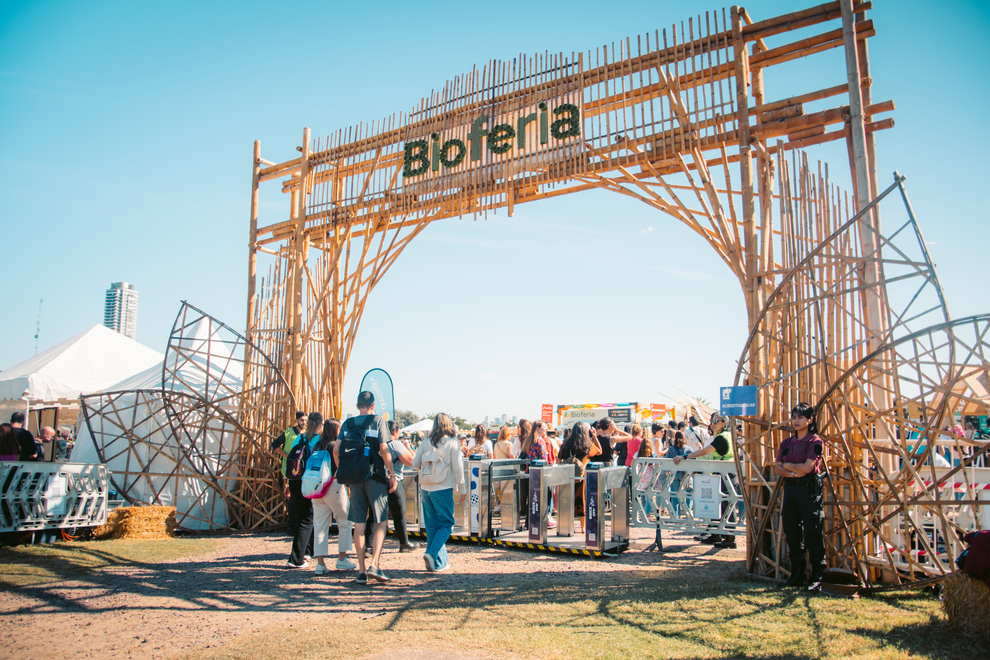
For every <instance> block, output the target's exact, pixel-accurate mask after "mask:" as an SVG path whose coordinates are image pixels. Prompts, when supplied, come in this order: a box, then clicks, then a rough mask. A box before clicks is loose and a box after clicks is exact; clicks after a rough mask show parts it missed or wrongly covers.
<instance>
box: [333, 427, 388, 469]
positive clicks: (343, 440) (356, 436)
mask: <svg viewBox="0 0 990 660" xmlns="http://www.w3.org/2000/svg"><path fill="white" fill-rule="evenodd" d="M379 419H381V418H380V417H379V416H378V415H368V416H367V417H366V418H365V420H364V424H363V425H361V426H358V425H357V424H356V423H354V420H353V419H349V420H347V421H346V422H344V427H343V428H341V431H342V435H341V436H340V438H339V443H340V444H339V446H338V448H337V452H338V453H339V458H340V460H339V461H338V463H337V475H336V479H337V481H339V482H340V483H342V484H344V485H350V484H359V483H362V482H364V481H367V480H368V479H370V478H371V477H373V476H374V471H373V467H374V464H375V457H376V456H378V452H377V451H376V452H372V451H371V443H369V442H368V437H367V436H368V429H370V428H372V427H377V426H378V420H379ZM381 440H382V442H384V441H385V439H384V438H382V439H381ZM379 458H380V457H379Z"/></svg>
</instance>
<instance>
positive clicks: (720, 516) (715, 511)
mask: <svg viewBox="0 0 990 660" xmlns="http://www.w3.org/2000/svg"><path fill="white" fill-rule="evenodd" d="M630 478H631V480H632V487H633V491H632V500H633V517H632V518H633V519H632V524H633V526H634V527H656V528H657V530H658V531H660V530H667V531H672V532H689V533H699V532H708V533H710V534H723V535H726V536H745V535H746V519H745V516H743V515H742V506H743V498H742V494H741V493H740V491H739V480H738V479H737V477H736V464H735V463H734V462H732V461H705V460H684V461H681V463H680V464H679V465H678V464H675V463H674V459H672V458H637V459H636V460H634V461H633V464H632V474H631V475H630Z"/></svg>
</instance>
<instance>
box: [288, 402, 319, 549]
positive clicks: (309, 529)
mask: <svg viewBox="0 0 990 660" xmlns="http://www.w3.org/2000/svg"><path fill="white" fill-rule="evenodd" d="M322 431H323V415H321V414H320V413H318V412H311V413H309V417H308V418H307V419H306V430H305V431H304V432H303V433H301V434H300V435H299V439H298V441H297V442H296V444H295V445H294V446H293V447H292V451H290V452H289V456H288V458H287V461H286V471H285V481H286V486H285V488H286V491H287V492H286V496H287V497H288V498H289V504H290V506H292V508H293V510H292V512H290V513H292V514H293V515H290V516H289V533H290V534H292V538H293V541H292V553H291V554H290V555H289V562H288V563H289V566H291V567H292V568H309V564H308V563H307V560H308V559H309V558H310V557H312V556H313V500H309V499H306V498H305V497H303V493H302V477H303V474H304V473H305V471H306V461H307V460H309V455H310V454H311V453H313V448H314V447H315V446H316V443H318V442H319V441H320V433H321V432H322Z"/></svg>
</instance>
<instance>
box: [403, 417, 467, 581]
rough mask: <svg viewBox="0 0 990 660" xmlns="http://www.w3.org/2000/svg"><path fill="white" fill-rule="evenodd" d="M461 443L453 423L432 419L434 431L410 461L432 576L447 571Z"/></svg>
mask: <svg viewBox="0 0 990 660" xmlns="http://www.w3.org/2000/svg"><path fill="white" fill-rule="evenodd" d="M462 459H463V454H461V443H460V442H458V440H457V429H456V428H455V427H454V422H453V420H451V419H450V417H448V416H447V415H445V414H443V413H438V414H437V416H436V417H435V418H434V419H433V430H432V431H431V432H430V435H429V437H427V439H426V440H424V441H423V442H422V443H420V445H419V448H418V449H417V450H416V456H414V457H413V467H414V468H416V469H417V470H419V489H420V492H421V493H422V501H423V524H424V526H425V527H426V552H425V553H424V554H423V561H424V562H425V564H426V570H428V571H430V572H431V573H436V572H437V571H442V570H445V569H447V568H448V567H449V566H450V564H449V563H448V560H447V539H449V538H450V533H451V532H452V531H453V529H454V497H455V491H456V497H457V501H458V502H461V501H463V500H464V495H465V493H466V492H467V488H466V487H465V484H464V466H463V463H462Z"/></svg>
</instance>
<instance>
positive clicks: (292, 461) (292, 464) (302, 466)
mask: <svg viewBox="0 0 990 660" xmlns="http://www.w3.org/2000/svg"><path fill="white" fill-rule="evenodd" d="M310 440H311V438H307V437H306V436H305V435H300V436H299V440H298V441H297V442H296V444H295V445H293V447H292V449H291V450H290V451H289V458H288V460H287V461H286V464H285V478H286V479H292V480H299V479H302V478H303V474H305V473H306V461H308V460H309V457H310V456H311V455H312V454H313V448H312V447H310V446H309V442H310Z"/></svg>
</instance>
